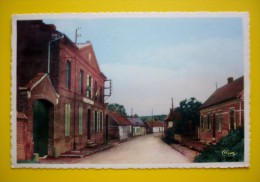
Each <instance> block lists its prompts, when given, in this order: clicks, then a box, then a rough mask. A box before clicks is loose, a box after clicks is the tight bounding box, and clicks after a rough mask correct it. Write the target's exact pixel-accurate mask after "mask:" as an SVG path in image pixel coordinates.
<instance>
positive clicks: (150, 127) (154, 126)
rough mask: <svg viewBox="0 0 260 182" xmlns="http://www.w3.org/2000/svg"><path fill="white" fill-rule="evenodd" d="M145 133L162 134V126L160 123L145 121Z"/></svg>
mask: <svg viewBox="0 0 260 182" xmlns="http://www.w3.org/2000/svg"><path fill="white" fill-rule="evenodd" d="M145 124H146V133H158V132H164V124H163V122H162V121H159V120H158V121H154V120H148V121H145Z"/></svg>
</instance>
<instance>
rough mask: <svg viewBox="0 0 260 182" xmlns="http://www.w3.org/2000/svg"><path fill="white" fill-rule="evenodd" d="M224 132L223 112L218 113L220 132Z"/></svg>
mask: <svg viewBox="0 0 260 182" xmlns="http://www.w3.org/2000/svg"><path fill="white" fill-rule="evenodd" d="M221 130H222V114H221V112H219V113H218V131H221Z"/></svg>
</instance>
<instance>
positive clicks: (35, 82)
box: [26, 73, 47, 90]
mask: <svg viewBox="0 0 260 182" xmlns="http://www.w3.org/2000/svg"><path fill="white" fill-rule="evenodd" d="M46 76H47V74H46V73H38V74H37V75H36V76H35V77H33V79H31V81H30V82H29V83H28V84H27V85H26V88H27V89H29V90H32V89H33V88H34V87H35V86H37V85H38V84H39V83H40V82H41V81H42V80H43V79H44V78H45V77H46Z"/></svg>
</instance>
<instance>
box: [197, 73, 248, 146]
mask: <svg viewBox="0 0 260 182" xmlns="http://www.w3.org/2000/svg"><path fill="white" fill-rule="evenodd" d="M238 127H244V77H243V76H242V77H240V78H238V79H236V80H233V78H231V77H230V78H228V83H227V84H226V85H224V86H223V87H221V88H219V89H217V90H216V91H215V92H214V93H213V94H212V95H211V96H210V97H209V98H208V99H207V100H206V101H205V102H204V103H203V104H202V106H201V107H200V128H199V138H200V140H201V141H202V142H206V143H216V142H218V141H219V140H220V139H221V138H222V137H224V136H226V135H227V134H228V132H229V131H230V130H234V129H236V128H238Z"/></svg>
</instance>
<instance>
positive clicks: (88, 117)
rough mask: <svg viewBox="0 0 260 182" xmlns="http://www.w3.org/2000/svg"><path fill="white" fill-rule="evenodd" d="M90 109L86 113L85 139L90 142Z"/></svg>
mask: <svg viewBox="0 0 260 182" xmlns="http://www.w3.org/2000/svg"><path fill="white" fill-rule="evenodd" d="M90 123H91V109H88V113H87V139H88V140H90V138H91V133H90V131H91V130H90V127H91V124H90Z"/></svg>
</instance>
